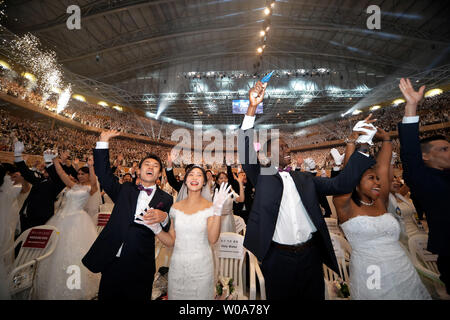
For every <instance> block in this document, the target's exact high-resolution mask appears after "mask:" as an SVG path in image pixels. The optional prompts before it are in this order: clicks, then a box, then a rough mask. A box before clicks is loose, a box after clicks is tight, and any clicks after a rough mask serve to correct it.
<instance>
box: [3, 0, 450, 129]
mask: <svg viewBox="0 0 450 320" xmlns="http://www.w3.org/2000/svg"><path fill="white" fill-rule="evenodd" d="M69 2H70V3H69ZM271 2H272V1H264V0H246V1H239V0H223V1H215V0H177V1H175V0H157V1H156V0H155V1H147V0H146V1H139V0H123V1H119V0H117V1H114V0H104V1H92V0H73V1H60V0H54V1H53V0H45V1H29V0H17V1H11V2H10V4H9V7H8V9H7V16H8V24H7V28H8V29H9V30H10V31H11V32H13V33H15V34H18V35H21V34H24V33H26V32H31V33H32V34H34V35H36V36H37V37H39V39H40V40H41V41H42V43H43V44H44V45H46V46H47V47H48V48H50V49H52V50H54V51H55V52H56V53H57V56H58V60H59V62H60V63H62V65H63V66H64V68H65V70H67V76H68V79H69V80H70V81H72V82H73V83H74V85H75V87H76V88H78V90H79V91H80V92H83V93H85V94H91V95H92V94H94V95H97V96H99V97H101V98H102V99H108V98H109V99H110V100H111V101H115V102H119V103H122V104H125V105H130V106H134V107H137V108H141V109H142V110H144V111H146V112H149V115H150V116H153V117H155V116H156V115H157V116H158V117H159V116H161V117H162V119H164V120H168V119H175V120H180V121H184V122H188V123H191V124H192V123H194V122H195V121H202V122H203V123H204V124H216V125H219V124H220V125H232V124H239V123H240V122H241V121H242V115H235V114H232V100H235V99H246V97H247V92H248V89H249V88H250V87H251V86H252V85H253V83H254V82H255V81H256V80H258V79H259V78H261V77H262V76H263V75H264V74H266V73H267V72H269V71H272V70H276V71H275V75H274V76H273V78H272V80H271V81H270V83H269V88H268V90H267V98H266V99H265V101H264V116H263V117H261V119H260V121H261V122H262V123H266V124H274V125H276V126H280V125H283V126H285V125H286V124H298V125H304V124H306V123H310V122H307V121H308V120H314V119H316V120H317V119H319V120H323V119H324V117H328V118H329V117H334V116H339V115H340V114H342V113H345V112H346V111H348V110H349V109H350V108H359V107H362V106H366V105H367V106H368V105H370V104H373V103H376V102H380V101H384V100H387V99H391V98H394V97H397V96H399V95H400V92H399V90H398V88H397V84H398V78H399V77H404V76H409V77H411V78H412V79H414V81H418V83H419V84H427V85H428V86H438V85H443V84H446V83H448V82H449V70H450V68H449V64H450V61H449V60H450V58H449V56H450V55H449V51H450V50H449V49H450V24H448V17H449V16H450V2H448V1H428V0H413V1H389V0H388V1H360V0H345V1H330V0H315V1H307V0H298V1H292V0H289V1H288V0H279V1H275V5H274V7H273V8H272V11H271V13H270V14H269V15H266V14H265V12H264V9H265V7H266V6H269V7H270V3H271ZM72 4H76V5H78V6H79V7H80V8H81V29H80V30H69V29H68V28H67V25H66V20H67V18H68V17H69V14H67V13H66V10H67V7H68V6H69V5H72ZM369 5H379V6H380V8H381V10H382V14H381V30H369V29H368V28H367V19H368V17H369V16H370V14H368V13H367V12H366V10H367V7H368V6H369ZM267 27H269V29H268V31H267V33H266V35H265V36H261V31H262V30H266V28H267ZM264 38H265V41H264ZM263 45H265V47H264V50H263V53H262V54H258V52H257V48H258V47H262V46H263Z"/></svg>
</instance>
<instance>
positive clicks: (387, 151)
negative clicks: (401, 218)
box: [375, 128, 392, 206]
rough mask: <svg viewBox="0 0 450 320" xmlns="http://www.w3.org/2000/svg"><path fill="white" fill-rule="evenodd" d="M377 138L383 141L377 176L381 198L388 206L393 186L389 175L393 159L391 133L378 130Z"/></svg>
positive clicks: (378, 158) (378, 156) (379, 153)
mask: <svg viewBox="0 0 450 320" xmlns="http://www.w3.org/2000/svg"><path fill="white" fill-rule="evenodd" d="M375 137H376V138H377V139H379V140H381V141H382V146H381V150H380V151H379V152H378V155H377V167H376V171H377V175H378V177H379V178H380V185H381V190H380V197H381V199H382V200H383V203H385V204H386V206H387V204H388V201H389V192H390V186H391V181H390V180H391V179H390V175H389V171H390V168H391V158H392V143H391V137H390V135H389V133H387V132H386V131H384V130H383V129H381V128H377V133H376V134H375Z"/></svg>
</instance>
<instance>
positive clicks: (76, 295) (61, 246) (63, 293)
mask: <svg viewBox="0 0 450 320" xmlns="http://www.w3.org/2000/svg"><path fill="white" fill-rule="evenodd" d="M89 192H90V186H85V185H75V186H74V187H73V188H71V189H69V190H68V191H67V192H66V193H65V195H64V199H63V202H62V206H61V208H60V210H59V211H58V212H57V213H56V214H55V215H54V216H53V217H52V218H51V219H50V220H49V221H48V222H47V224H48V225H52V226H55V227H56V228H58V230H59V232H60V235H59V241H58V244H57V246H56V249H55V251H54V252H53V254H52V255H51V256H50V257H49V258H47V259H45V260H43V261H42V262H41V263H40V264H39V266H38V271H37V277H36V284H37V285H36V289H35V292H34V294H33V299H39V300H62V299H63V300H83V299H91V298H93V297H95V295H96V293H97V291H98V285H99V281H100V278H99V275H98V274H93V273H92V272H90V271H89V270H88V269H87V268H86V267H84V265H83V264H82V262H81V259H82V258H83V256H84V255H85V254H86V252H87V251H88V250H89V248H90V247H91V245H92V243H93V242H94V240H95V239H96V238H97V231H96V228H95V225H94V223H93V222H92V218H91V217H90V216H89V215H88V214H87V213H86V211H84V210H83V207H84V206H85V204H86V202H87V201H88V199H89V197H90V194H89ZM69 267H70V268H69ZM78 270H79V280H80V281H79V287H78V286H77V281H78V279H77V278H78Z"/></svg>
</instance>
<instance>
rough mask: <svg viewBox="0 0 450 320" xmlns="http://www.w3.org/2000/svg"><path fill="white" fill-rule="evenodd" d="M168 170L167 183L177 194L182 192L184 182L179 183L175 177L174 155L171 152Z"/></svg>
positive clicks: (168, 155)
mask: <svg viewBox="0 0 450 320" xmlns="http://www.w3.org/2000/svg"><path fill="white" fill-rule="evenodd" d="M165 170H166V177H167V182H168V183H169V185H170V186H171V187H172V188H173V189H175V190H176V191H177V192H180V189H181V187H182V186H183V183H182V182H179V181H177V179H176V178H175V175H174V173H173V167H172V154H171V153H170V152H169V153H167V168H166V169H165Z"/></svg>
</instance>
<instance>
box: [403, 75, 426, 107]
mask: <svg viewBox="0 0 450 320" xmlns="http://www.w3.org/2000/svg"><path fill="white" fill-rule="evenodd" d="M398 87H399V88H400V91H401V92H402V94H403V96H404V97H405V99H406V102H407V103H410V104H415V105H417V104H418V103H419V102H420V100H422V98H423V92H424V91H425V86H421V87H420V89H419V91H414V88H413V86H412V84H411V81H410V80H409V79H406V80H405V79H404V78H401V79H400V84H399V85H398Z"/></svg>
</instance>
